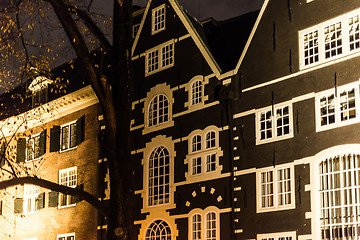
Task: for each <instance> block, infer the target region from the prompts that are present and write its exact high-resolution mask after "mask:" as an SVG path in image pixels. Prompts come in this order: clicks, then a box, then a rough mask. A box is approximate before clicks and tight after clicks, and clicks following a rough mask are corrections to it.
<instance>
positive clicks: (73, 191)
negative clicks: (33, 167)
mask: <svg viewBox="0 0 360 240" xmlns="http://www.w3.org/2000/svg"><path fill="white" fill-rule="evenodd" d="M24 184H33V185H37V186H39V187H43V188H46V189H50V190H53V191H57V192H61V193H63V194H68V195H72V196H75V197H78V198H80V199H82V200H84V201H86V202H87V203H89V204H90V205H92V206H93V207H95V208H96V209H97V210H99V212H101V214H103V215H104V216H109V209H107V208H106V207H105V206H104V204H103V203H102V202H101V201H99V200H98V199H97V198H96V197H95V196H93V195H92V194H90V193H88V192H85V191H83V190H81V189H79V188H71V187H67V186H64V185H60V184H57V183H54V182H51V181H48V180H44V179H41V178H37V177H19V178H13V179H9V180H4V181H1V182H0V189H6V188H8V187H12V186H16V185H24Z"/></svg>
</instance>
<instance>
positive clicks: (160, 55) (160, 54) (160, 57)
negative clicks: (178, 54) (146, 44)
mask: <svg viewBox="0 0 360 240" xmlns="http://www.w3.org/2000/svg"><path fill="white" fill-rule="evenodd" d="M171 45H172V53H173V54H172V56H171V58H172V63H171V64H168V65H166V66H163V65H162V63H163V56H164V54H163V52H162V50H163V48H164V47H167V46H171ZM154 51H158V57H157V58H158V62H157V64H158V68H157V69H155V70H153V71H151V72H149V69H148V67H149V65H148V64H149V61H148V60H149V54H150V53H152V52H154ZM174 65H175V40H174V39H171V40H169V41H167V42H164V43H162V44H160V45H157V46H155V47H153V48H150V49H148V50H146V51H145V77H147V76H150V75H152V74H155V73H157V72H161V71H163V70H165V69H168V68H171V67H173V66H174Z"/></svg>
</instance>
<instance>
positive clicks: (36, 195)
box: [23, 184, 40, 214]
mask: <svg viewBox="0 0 360 240" xmlns="http://www.w3.org/2000/svg"><path fill="white" fill-rule="evenodd" d="M30 187H31V188H33V189H34V188H37V189H38V190H39V192H38V193H37V194H31V195H26V188H30ZM39 194H40V188H39V187H38V186H36V185H32V184H24V203H23V208H24V211H23V212H24V214H32V213H37V212H39V209H37V205H36V204H37V202H36V198H37V197H38V196H39ZM28 199H31V200H30V201H31V206H34V209H30V211H29V209H28V206H29V205H28Z"/></svg>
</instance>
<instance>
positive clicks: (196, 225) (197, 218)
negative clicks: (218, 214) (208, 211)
mask: <svg viewBox="0 0 360 240" xmlns="http://www.w3.org/2000/svg"><path fill="white" fill-rule="evenodd" d="M201 226H202V221H201V215H200V214H195V215H194V216H192V239H193V240H197V239H201V233H202V227H201Z"/></svg>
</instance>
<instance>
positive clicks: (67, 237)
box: [56, 233, 75, 240]
mask: <svg viewBox="0 0 360 240" xmlns="http://www.w3.org/2000/svg"><path fill="white" fill-rule="evenodd" d="M56 240H75V233H67V234H61V235H57V238H56Z"/></svg>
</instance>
